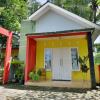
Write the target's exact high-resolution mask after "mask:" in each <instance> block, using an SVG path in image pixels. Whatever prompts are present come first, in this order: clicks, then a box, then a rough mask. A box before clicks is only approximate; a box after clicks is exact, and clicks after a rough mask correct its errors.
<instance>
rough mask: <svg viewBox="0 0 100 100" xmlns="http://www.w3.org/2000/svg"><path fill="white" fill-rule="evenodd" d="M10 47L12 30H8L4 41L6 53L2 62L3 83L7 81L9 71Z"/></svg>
mask: <svg viewBox="0 0 100 100" xmlns="http://www.w3.org/2000/svg"><path fill="white" fill-rule="evenodd" d="M11 49H12V32H9V36H8V37H7V43H6V54H5V62H4V73H3V84H5V83H7V82H8V79H9V71H10V60H11Z"/></svg>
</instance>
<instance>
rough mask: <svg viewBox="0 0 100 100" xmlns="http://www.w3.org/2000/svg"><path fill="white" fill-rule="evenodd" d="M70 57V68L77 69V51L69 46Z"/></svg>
mask: <svg viewBox="0 0 100 100" xmlns="http://www.w3.org/2000/svg"><path fill="white" fill-rule="evenodd" d="M71 57H72V70H73V71H78V70H79V69H80V68H79V63H78V51H77V48H71Z"/></svg>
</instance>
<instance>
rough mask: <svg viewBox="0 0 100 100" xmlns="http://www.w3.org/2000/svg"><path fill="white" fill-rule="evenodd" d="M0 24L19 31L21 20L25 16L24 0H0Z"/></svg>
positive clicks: (25, 5)
mask: <svg viewBox="0 0 100 100" xmlns="http://www.w3.org/2000/svg"><path fill="white" fill-rule="evenodd" d="M0 6H1V8H2V9H3V10H2V11H1V12H0V25H1V26H2V27H4V28H7V29H9V30H11V31H19V30H20V23H21V20H23V19H26V18H27V3H26V0H0Z"/></svg>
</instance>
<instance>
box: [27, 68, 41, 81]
mask: <svg viewBox="0 0 100 100" xmlns="http://www.w3.org/2000/svg"><path fill="white" fill-rule="evenodd" d="M41 74H42V71H41V69H39V70H38V71H31V72H30V73H29V78H30V79H31V80H34V81H38V80H39V79H40V76H41Z"/></svg>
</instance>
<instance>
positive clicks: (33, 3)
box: [27, 0, 41, 16]
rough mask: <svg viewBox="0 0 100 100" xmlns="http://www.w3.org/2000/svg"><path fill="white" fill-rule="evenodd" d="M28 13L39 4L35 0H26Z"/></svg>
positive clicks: (32, 11) (33, 10)
mask: <svg viewBox="0 0 100 100" xmlns="http://www.w3.org/2000/svg"><path fill="white" fill-rule="evenodd" d="M27 3H28V15H29V16H30V15H31V14H33V13H34V12H35V11H36V10H38V8H39V7H40V6H41V4H40V3H39V2H37V0H28V2H27Z"/></svg>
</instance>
